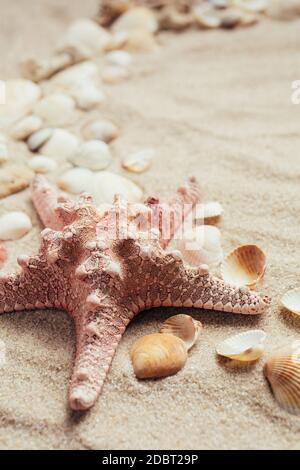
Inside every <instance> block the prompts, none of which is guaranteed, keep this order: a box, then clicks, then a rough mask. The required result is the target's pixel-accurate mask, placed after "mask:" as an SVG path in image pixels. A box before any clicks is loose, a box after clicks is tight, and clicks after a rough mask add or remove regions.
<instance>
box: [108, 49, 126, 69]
mask: <svg viewBox="0 0 300 470" xmlns="http://www.w3.org/2000/svg"><path fill="white" fill-rule="evenodd" d="M105 58H106V60H107V62H109V63H110V64H112V65H118V66H120V67H128V66H129V65H130V64H131V63H132V55H131V54H129V52H127V51H118V50H116V51H112V52H109V53H108V54H106V56H105Z"/></svg>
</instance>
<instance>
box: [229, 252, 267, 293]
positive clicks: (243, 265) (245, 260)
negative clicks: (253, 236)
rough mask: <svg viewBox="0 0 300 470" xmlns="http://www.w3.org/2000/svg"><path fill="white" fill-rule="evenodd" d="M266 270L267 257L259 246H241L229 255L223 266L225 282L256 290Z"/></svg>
mask: <svg viewBox="0 0 300 470" xmlns="http://www.w3.org/2000/svg"><path fill="white" fill-rule="evenodd" d="M265 269H266V255H265V253H264V252H263V251H262V250H261V249H260V248H259V247H258V246H257V245H240V246H238V247H237V248H235V249H234V250H233V251H231V253H229V254H228V255H227V256H226V257H225V259H224V261H223V263H222V266H221V274H222V277H223V279H224V281H227V282H229V283H231V284H234V285H236V286H247V287H249V288H250V289H254V288H255V286H256V284H257V283H258V282H259V281H260V280H261V279H262V277H263V275H264V273H265Z"/></svg>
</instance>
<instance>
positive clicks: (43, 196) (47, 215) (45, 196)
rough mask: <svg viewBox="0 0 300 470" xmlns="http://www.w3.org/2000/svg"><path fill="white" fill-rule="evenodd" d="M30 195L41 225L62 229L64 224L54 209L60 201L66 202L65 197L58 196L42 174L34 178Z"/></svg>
mask: <svg viewBox="0 0 300 470" xmlns="http://www.w3.org/2000/svg"><path fill="white" fill-rule="evenodd" d="M31 197H32V201H33V204H34V207H35V209H36V211H37V213H38V215H39V217H40V219H41V221H42V222H43V225H44V226H45V227H48V228H51V229H53V230H62V229H63V227H64V224H63V223H62V221H61V218H60V217H59V214H58V213H57V211H56V209H57V207H58V204H59V203H60V202H66V198H64V197H63V196H59V194H58V192H57V191H56V190H55V189H54V188H53V187H52V186H51V185H50V184H49V183H48V181H47V180H46V179H45V178H44V177H42V176H37V177H35V178H34V180H33V183H32V187H31Z"/></svg>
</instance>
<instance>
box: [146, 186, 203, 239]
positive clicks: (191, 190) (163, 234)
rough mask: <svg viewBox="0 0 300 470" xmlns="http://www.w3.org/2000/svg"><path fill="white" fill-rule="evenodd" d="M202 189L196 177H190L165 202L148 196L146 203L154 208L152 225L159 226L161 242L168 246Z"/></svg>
mask: <svg viewBox="0 0 300 470" xmlns="http://www.w3.org/2000/svg"><path fill="white" fill-rule="evenodd" d="M200 195H201V190H200V187H199V184H198V183H197V181H196V180H195V178H190V179H189V180H188V181H187V182H186V183H185V184H183V185H181V186H180V187H179V188H178V189H177V191H176V193H175V194H172V195H171V196H170V197H169V198H168V200H167V201H166V202H165V203H162V204H160V203H159V200H158V199H156V198H153V197H152V198H151V197H150V198H148V199H147V200H146V201H145V204H146V205H147V206H148V207H150V208H151V210H152V225H153V226H155V227H156V226H158V227H159V231H160V243H161V246H162V247H166V246H167V245H168V243H169V242H170V241H171V240H172V238H173V237H174V235H175V233H176V231H177V230H178V229H179V228H180V226H181V225H182V224H183V222H184V220H185V219H186V218H187V216H188V214H189V213H190V212H191V211H192V209H193V207H194V206H195V204H197V202H198V201H199V199H200Z"/></svg>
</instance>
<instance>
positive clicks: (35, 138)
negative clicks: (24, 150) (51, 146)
mask: <svg viewBox="0 0 300 470" xmlns="http://www.w3.org/2000/svg"><path fill="white" fill-rule="evenodd" d="M52 134H53V129H51V128H48V127H47V128H45V129H40V130H38V131H36V132H34V133H33V134H31V136H30V137H29V139H28V140H27V145H28V148H29V150H31V151H32V152H36V151H37V150H39V148H40V147H42V145H44V144H45V143H46V142H47V141H48V140H49V139H50V137H51V136H52Z"/></svg>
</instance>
